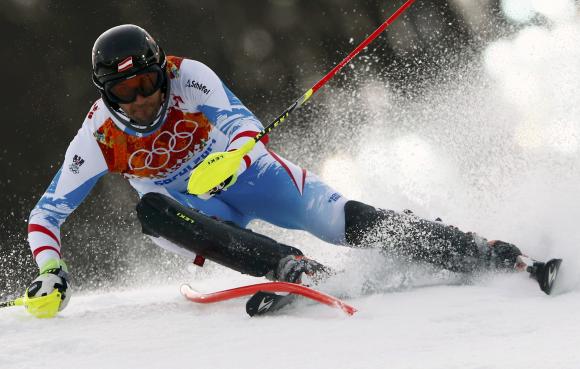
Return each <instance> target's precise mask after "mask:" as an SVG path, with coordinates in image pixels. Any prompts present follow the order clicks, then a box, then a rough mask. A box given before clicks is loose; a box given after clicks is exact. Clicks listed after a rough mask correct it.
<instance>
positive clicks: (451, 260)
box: [344, 201, 486, 272]
mask: <svg viewBox="0 0 580 369" xmlns="http://www.w3.org/2000/svg"><path fill="white" fill-rule="evenodd" d="M344 212H345V223H346V224H345V226H346V229H345V233H346V241H347V242H348V243H349V244H350V245H351V246H355V247H371V246H374V245H376V244H378V246H379V247H380V248H382V249H383V250H385V251H386V252H387V253H389V254H391V255H397V256H402V257H407V258H410V259H412V260H416V261H424V262H428V263H431V264H433V265H436V266H439V267H442V268H445V269H448V270H451V271H454V272H472V271H475V270H477V269H479V268H481V267H482V266H483V263H484V262H485V256H484V255H483V254H484V250H485V248H486V244H485V240H484V239H482V238H479V237H477V236H476V235H475V234H473V233H464V232H462V231H460V230H459V229H457V228H456V227H453V226H449V225H446V224H443V223H441V222H437V221H435V222H433V221H428V220H425V219H420V218H418V217H416V216H415V215H413V214H405V213H397V212H395V211H392V210H382V209H376V208H374V207H372V206H369V205H366V204H363V203H361V202H357V201H348V202H347V203H346V204H345V206H344Z"/></svg>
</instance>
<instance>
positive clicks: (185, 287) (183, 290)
mask: <svg viewBox="0 0 580 369" xmlns="http://www.w3.org/2000/svg"><path fill="white" fill-rule="evenodd" d="M192 290H193V288H191V286H190V285H188V284H186V283H184V284H182V285H181V286H180V287H179V292H180V293H181V294H182V295H184V296H185V295H187V293H188V292H190V291H192Z"/></svg>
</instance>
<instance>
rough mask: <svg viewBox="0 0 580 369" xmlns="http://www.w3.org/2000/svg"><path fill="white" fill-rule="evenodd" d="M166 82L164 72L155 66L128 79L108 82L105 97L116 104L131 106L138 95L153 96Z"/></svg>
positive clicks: (105, 87)
mask: <svg viewBox="0 0 580 369" xmlns="http://www.w3.org/2000/svg"><path fill="white" fill-rule="evenodd" d="M164 80H165V76H164V75H163V71H162V70H161V68H159V66H157V65H154V66H151V67H149V68H146V69H144V70H143V71H141V72H139V73H138V74H135V75H132V76H130V77H128V78H123V79H116V80H112V81H109V82H106V83H105V86H104V90H105V95H106V96H107V98H108V99H109V100H110V101H111V102H113V103H115V104H130V103H132V102H135V100H136V99H137V95H141V96H143V97H148V96H151V95H153V94H154V93H155V92H157V91H158V90H159V89H160V88H161V86H162V85H163V81H164Z"/></svg>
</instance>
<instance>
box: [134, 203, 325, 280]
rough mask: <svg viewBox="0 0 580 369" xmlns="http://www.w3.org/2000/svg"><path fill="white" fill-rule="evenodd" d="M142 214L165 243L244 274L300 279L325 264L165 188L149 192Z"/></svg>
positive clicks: (141, 205)
mask: <svg viewBox="0 0 580 369" xmlns="http://www.w3.org/2000/svg"><path fill="white" fill-rule="evenodd" d="M137 215H138V217H139V220H140V221H141V225H142V227H143V232H144V233H145V234H147V235H149V236H151V237H152V238H153V240H154V241H155V242H156V243H157V244H159V245H160V246H162V247H164V248H168V249H171V250H172V251H174V252H177V253H179V254H181V255H184V256H188V257H191V258H195V256H196V255H200V256H202V257H203V258H207V259H209V260H212V261H214V262H217V263H218V264H221V265H224V266H226V267H228V268H231V269H234V270H236V271H239V272H241V273H244V274H249V275H252V276H256V277H262V276H267V277H268V278H270V279H275V280H284V281H290V282H298V281H299V279H300V275H301V273H302V272H307V273H313V272H315V271H317V270H319V269H320V270H322V269H323V267H322V266H321V265H320V264H318V263H316V262H314V261H311V260H308V259H306V258H303V255H302V252H301V251H300V250H298V249H297V248H294V247H291V246H287V245H284V244H281V243H278V242H276V241H274V240H273V239H271V238H268V237H265V236H262V235H259V234H257V233H254V232H252V231H250V230H246V229H243V228H240V227H239V226H237V225H236V224H234V223H233V222H231V221H223V220H218V219H215V218H210V217H208V216H205V215H203V214H201V213H200V212H199V211H197V210H194V209H191V208H189V207H187V206H184V205H182V204H181V203H180V202H177V201H175V200H174V199H172V198H170V197H168V196H165V195H162V194H159V193H148V194H145V195H144V196H143V197H142V198H141V200H140V201H139V203H138V205H137ZM294 260H295V261H296V262H295V263H289V261H294Z"/></svg>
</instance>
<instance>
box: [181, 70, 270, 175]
mask: <svg viewBox="0 0 580 369" xmlns="http://www.w3.org/2000/svg"><path fill="white" fill-rule="evenodd" d="M182 69H183V70H184V72H186V73H187V72H188V70H195V72H194V73H193V76H192V80H193V79H195V81H196V82H197V83H199V84H201V85H202V86H199V85H193V87H191V88H189V92H190V94H191V95H190V96H189V98H190V99H191V101H192V102H193V103H194V104H195V105H196V107H197V108H198V109H199V110H200V111H201V112H202V113H203V114H204V115H205V116H206V117H207V118H208V119H209V120H210V121H211V122H212V123H213V124H214V125H215V126H216V128H217V129H219V130H220V131H222V132H223V133H224V134H225V135H226V137H228V140H229V143H228V147H227V150H228V151H231V150H236V149H239V148H240V147H242V146H243V145H244V143H246V142H247V141H248V140H251V139H253V137H255V136H256V135H257V134H258V132H260V131H261V130H262V129H264V126H263V125H262V123H260V121H259V120H258V118H256V116H255V115H254V114H253V113H252V112H251V111H250V110H249V109H248V108H246V106H244V105H243V104H242V102H241V101H240V100H239V99H238V98H237V97H236V96H235V95H234V94H233V93H232V92H231V91H230V90H229V89H228V88H227V87H226V86H225V85H224V83H223V82H222V81H221V80H220V78H219V77H218V76H217V75H216V74H215V73H214V72H213V71H212V70H211V69H210V68H209V67H207V66H206V65H204V64H202V63H199V62H197V61H193V60H187V61H186V62H184V63H183V64H182ZM195 86H198V87H200V88H196V87H195ZM262 141H263V142H265V143H267V137H265V138H264V139H263V140H262ZM264 154H266V149H265V146H264V145H263V144H262V143H261V142H258V144H257V145H256V146H255V147H254V149H253V150H252V151H251V152H250V153H249V154H248V155H246V156H245V157H244V160H243V162H242V164H241V167H240V171H238V174H241V172H243V171H244V170H245V169H246V168H248V167H249V166H250V165H251V164H252V162H253V161H254V160H255V159H257V158H258V157H260V156H262V155H264Z"/></svg>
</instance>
